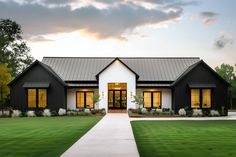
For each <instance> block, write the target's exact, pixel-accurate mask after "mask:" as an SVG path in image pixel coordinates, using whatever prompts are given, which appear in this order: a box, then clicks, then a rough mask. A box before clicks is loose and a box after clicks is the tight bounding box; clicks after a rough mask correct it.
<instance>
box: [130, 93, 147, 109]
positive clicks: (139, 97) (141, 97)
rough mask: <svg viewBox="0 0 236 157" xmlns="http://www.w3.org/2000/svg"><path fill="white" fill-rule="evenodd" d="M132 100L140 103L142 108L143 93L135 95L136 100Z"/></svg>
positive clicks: (137, 103)
mask: <svg viewBox="0 0 236 157" xmlns="http://www.w3.org/2000/svg"><path fill="white" fill-rule="evenodd" d="M132 102H133V103H135V104H136V105H138V107H139V108H142V107H143V103H144V99H143V96H142V95H141V94H137V95H134V100H133V101H132Z"/></svg>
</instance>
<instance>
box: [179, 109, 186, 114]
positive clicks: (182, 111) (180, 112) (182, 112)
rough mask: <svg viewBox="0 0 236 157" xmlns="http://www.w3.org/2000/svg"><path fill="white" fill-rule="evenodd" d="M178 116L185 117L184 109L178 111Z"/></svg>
mask: <svg viewBox="0 0 236 157" xmlns="http://www.w3.org/2000/svg"><path fill="white" fill-rule="evenodd" d="M179 115H180V116H186V111H185V109H184V108H181V109H179Z"/></svg>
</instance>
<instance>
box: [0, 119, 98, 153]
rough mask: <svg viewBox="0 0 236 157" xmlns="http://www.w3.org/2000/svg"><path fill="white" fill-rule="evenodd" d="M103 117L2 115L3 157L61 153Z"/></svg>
mask: <svg viewBox="0 0 236 157" xmlns="http://www.w3.org/2000/svg"><path fill="white" fill-rule="evenodd" d="M100 119H101V117H98V116H89V117H77V116H76V117H33V118H26V117H25V118H0V156H1V157H4V156H8V157H10V156H14V157H15V156H17V157H18V156H22V157H25V156H28V157H37V156H40V157H46V156H48V157H54V156H60V155H61V154H62V153H63V152H64V151H65V150H67V149H68V148H69V147H70V146H71V145H72V144H73V143H74V142H76V141H77V140H78V139H79V138H80V137H81V136H82V135H84V134H85V133H86V132H87V131H88V130H89V129H90V128H91V127H93V126H94V125H95V124H96V123H97V122H98V121H99V120H100Z"/></svg>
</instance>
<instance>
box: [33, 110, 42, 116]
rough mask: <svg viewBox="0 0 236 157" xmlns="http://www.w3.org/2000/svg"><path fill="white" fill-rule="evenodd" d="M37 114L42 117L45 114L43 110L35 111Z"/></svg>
mask: <svg viewBox="0 0 236 157" xmlns="http://www.w3.org/2000/svg"><path fill="white" fill-rule="evenodd" d="M35 115H36V116H37V117H42V116H43V111H36V112H35Z"/></svg>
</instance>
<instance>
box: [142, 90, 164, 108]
mask: <svg viewBox="0 0 236 157" xmlns="http://www.w3.org/2000/svg"><path fill="white" fill-rule="evenodd" d="M144 93H151V107H145V106H144ZM153 93H160V108H158V107H153ZM143 107H144V108H156V109H161V108H162V92H161V91H143Z"/></svg>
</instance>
